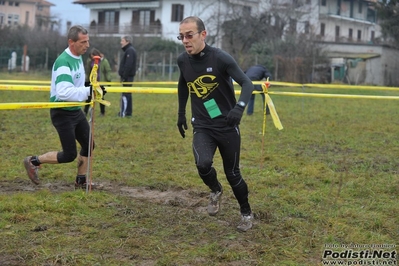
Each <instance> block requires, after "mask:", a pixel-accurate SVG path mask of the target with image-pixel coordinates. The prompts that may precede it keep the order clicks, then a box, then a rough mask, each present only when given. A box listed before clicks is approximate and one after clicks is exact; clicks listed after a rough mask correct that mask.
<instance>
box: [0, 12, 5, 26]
mask: <svg viewBox="0 0 399 266" xmlns="http://www.w3.org/2000/svg"><path fill="white" fill-rule="evenodd" d="M4 17H5V15H4V14H3V13H0V25H4Z"/></svg>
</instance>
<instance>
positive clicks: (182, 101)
mask: <svg viewBox="0 0 399 266" xmlns="http://www.w3.org/2000/svg"><path fill="white" fill-rule="evenodd" d="M177 65H178V66H179V69H180V76H179V81H178V83H177V97H178V104H179V108H178V114H179V115H186V105H187V101H188V97H189V92H188V87H187V82H186V80H185V79H184V77H183V73H182V71H181V69H182V67H183V56H182V55H180V56H179V57H178V58H177Z"/></svg>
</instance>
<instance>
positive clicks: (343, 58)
mask: <svg viewBox="0 0 399 266" xmlns="http://www.w3.org/2000/svg"><path fill="white" fill-rule="evenodd" d="M376 1H377V0H246V1H240V0H201V1H193V0H121V1H112V0H78V1H75V2H74V3H75V4H80V5H83V6H84V7H86V8H88V9H89V10H90V25H85V26H87V27H89V28H90V33H91V34H96V35H99V36H123V35H133V36H143V37H154V36H156V37H162V38H163V39H169V40H175V41H177V39H176V36H177V34H178V28H179V22H180V21H181V20H182V19H183V18H184V17H187V16H190V15H194V16H199V17H201V18H202V19H203V20H204V22H205V24H206V26H207V31H208V36H209V38H210V39H212V40H213V42H212V43H213V46H217V47H222V41H223V32H222V30H221V27H220V26H221V25H222V24H223V22H225V21H228V20H229V19H231V17H232V15H234V16H237V15H244V16H245V15H246V14H248V15H251V16H256V15H258V14H262V13H269V14H270V16H269V18H270V21H269V23H270V24H271V25H281V28H282V29H283V35H282V38H284V36H286V35H289V34H293V33H299V34H302V35H303V36H307V35H308V36H312V41H314V40H316V41H318V42H320V43H321V44H323V45H324V46H325V47H326V49H327V55H328V56H329V57H330V58H331V65H330V69H331V74H330V77H331V78H330V82H331V81H342V82H348V83H351V84H364V83H367V84H374V85H398V84H399V81H398V80H395V78H394V77H395V74H394V73H397V72H398V71H399V69H398V66H397V65H396V64H395V63H394V62H396V61H398V60H396V61H395V60H389V59H390V58H397V53H396V51H395V50H394V49H390V48H389V49H384V48H383V46H384V44H383V42H384V40H383V39H382V37H381V28H380V27H379V25H378V18H377V13H376V10H375V9H374V7H373V3H375V2H376ZM358 48H359V51H358V52H357V51H356V50H357V49H358ZM343 51H350V53H344V52H343ZM382 53H384V54H382ZM360 61H362V62H363V63H359V64H354V63H353V62H360ZM371 62H372V63H371ZM349 66H351V67H349ZM370 66H372V67H370ZM360 67H362V69H360V70H359V69H357V70H355V69H353V68H360ZM377 69H379V70H378V71H380V70H381V71H382V69H383V73H382V72H381V73H376V70H377ZM349 71H352V74H351V73H349ZM371 72H373V73H371ZM353 73H362V74H361V75H359V74H357V75H355V76H357V77H356V78H353V77H352V76H353V75H354V74H353ZM376 76H379V77H381V78H375V77H376ZM387 77H393V78H387Z"/></svg>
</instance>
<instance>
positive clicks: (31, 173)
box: [24, 156, 40, 185]
mask: <svg viewBox="0 0 399 266" xmlns="http://www.w3.org/2000/svg"><path fill="white" fill-rule="evenodd" d="M31 158H32V156H28V157H26V158H25V159H24V166H25V169H26V173H27V174H28V177H29V179H30V180H31V181H32V182H33V183H34V184H35V185H39V184H40V180H39V176H38V172H39V168H40V166H35V165H33V164H32V163H31V161H30V159H31Z"/></svg>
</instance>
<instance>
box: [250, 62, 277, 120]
mask: <svg viewBox="0 0 399 266" xmlns="http://www.w3.org/2000/svg"><path fill="white" fill-rule="evenodd" d="M245 74H246V75H247V76H248V77H249V78H250V79H251V80H252V81H261V80H262V79H264V78H265V79H267V78H272V75H271V74H270V73H269V71H268V70H267V68H266V67H264V66H262V65H255V66H251V67H250V68H248V70H247V71H246V72H245ZM254 91H262V86H261V85H254ZM260 95H262V98H263V106H264V105H265V94H264V93H261V94H260ZM254 105H255V94H252V95H251V99H250V100H249V102H248V108H247V115H252V114H253V112H254ZM266 113H267V114H269V113H270V112H269V107H268V106H267V107H266Z"/></svg>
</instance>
